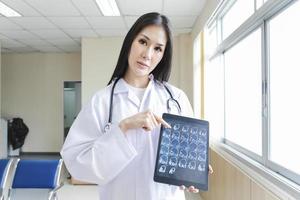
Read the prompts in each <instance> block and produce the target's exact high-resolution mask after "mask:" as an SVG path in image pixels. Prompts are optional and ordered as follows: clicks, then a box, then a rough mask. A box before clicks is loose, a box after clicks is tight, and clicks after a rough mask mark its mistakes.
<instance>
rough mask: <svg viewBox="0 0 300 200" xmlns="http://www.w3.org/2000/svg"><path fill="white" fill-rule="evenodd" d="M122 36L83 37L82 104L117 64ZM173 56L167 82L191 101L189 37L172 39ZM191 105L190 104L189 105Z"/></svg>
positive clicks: (103, 82) (190, 50) (105, 81)
mask: <svg viewBox="0 0 300 200" xmlns="http://www.w3.org/2000/svg"><path fill="white" fill-rule="evenodd" d="M122 43H123V38H122V37H113V38H101V39H97V38H85V39H83V40H82V58H81V60H82V69H81V71H82V103H83V104H85V103H86V102H87V101H88V100H89V99H90V98H91V96H92V95H93V94H94V93H95V92H96V91H97V90H99V89H102V88H104V87H105V86H106V85H107V83H108V81H109V79H110V77H111V75H112V73H113V70H114V68H115V66H116V64H117V59H118V56H119V52H120V49H121V46H122ZM173 50H174V54H173V65H172V74H171V77H170V83H172V84H174V85H175V86H177V87H180V88H181V89H183V90H184V91H185V92H186V93H187V95H188V97H189V99H190V101H192V100H193V98H192V93H193V88H192V84H193V81H192V80H191V77H192V73H193V72H192V69H193V66H192V43H191V39H190V35H189V34H183V35H179V36H176V37H175V38H174V49H173ZM191 103H192V102H191Z"/></svg>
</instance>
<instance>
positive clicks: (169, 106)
mask: <svg viewBox="0 0 300 200" xmlns="http://www.w3.org/2000/svg"><path fill="white" fill-rule="evenodd" d="M120 79H121V78H120V77H119V78H117V79H116V80H115V81H114V83H113V86H112V89H111V93H110V102H109V115H108V122H107V124H106V125H105V126H104V132H107V131H108V130H109V129H110V126H111V121H112V112H113V101H114V91H115V87H116V85H117V82H118V81H119V80H120ZM163 86H164V88H165V89H166V91H167V92H168V94H169V96H170V98H169V99H168V100H167V110H168V113H170V112H171V102H173V103H174V104H176V107H177V110H178V112H179V114H181V106H180V104H179V102H178V101H177V100H176V99H174V97H173V95H172V93H171V91H170V89H169V88H168V87H167V86H166V85H165V84H163Z"/></svg>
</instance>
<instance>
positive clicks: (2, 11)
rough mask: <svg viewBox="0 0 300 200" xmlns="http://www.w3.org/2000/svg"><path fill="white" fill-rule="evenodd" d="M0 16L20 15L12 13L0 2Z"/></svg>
mask: <svg viewBox="0 0 300 200" xmlns="http://www.w3.org/2000/svg"><path fill="white" fill-rule="evenodd" d="M0 14H2V15H4V16H5V17H21V15H20V13H18V12H16V11H14V10H13V9H11V8H10V7H8V6H7V5H5V4H4V3H2V2H0Z"/></svg>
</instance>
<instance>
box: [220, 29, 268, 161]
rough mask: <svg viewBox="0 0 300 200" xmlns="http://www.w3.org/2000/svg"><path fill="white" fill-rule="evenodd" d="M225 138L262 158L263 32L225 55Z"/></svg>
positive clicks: (240, 43) (250, 36)
mask: <svg viewBox="0 0 300 200" xmlns="http://www.w3.org/2000/svg"><path fill="white" fill-rule="evenodd" d="M224 59H225V66H224V67H225V110H226V112H225V120H226V129H225V138H226V139H228V140H230V141H233V142H234V143H236V144H239V145H241V146H243V147H244V148H246V149H248V150H250V151H252V152H254V153H256V154H259V155H262V149H261V144H262V138H261V131H262V124H261V121H262V120H261V98H262V97H261V96H262V91H261V76H262V73H261V30H260V29H258V30H256V31H255V32H254V33H251V35H249V36H248V37H246V38H245V39H243V40H242V41H241V42H239V43H238V44H237V45H235V46H233V47H232V48H230V49H229V50H228V51H226V52H225V53H224Z"/></svg>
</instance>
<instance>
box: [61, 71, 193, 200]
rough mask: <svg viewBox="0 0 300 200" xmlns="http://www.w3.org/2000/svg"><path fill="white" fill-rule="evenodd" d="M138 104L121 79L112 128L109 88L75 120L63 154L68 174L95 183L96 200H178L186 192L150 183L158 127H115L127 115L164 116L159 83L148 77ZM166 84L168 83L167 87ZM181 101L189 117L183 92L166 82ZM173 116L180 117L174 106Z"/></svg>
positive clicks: (163, 96)
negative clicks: (98, 197)
mask: <svg viewBox="0 0 300 200" xmlns="http://www.w3.org/2000/svg"><path fill="white" fill-rule="evenodd" d="M150 79H151V80H150V82H149V84H148V86H147V88H146V91H145V94H144V96H143V99H142V102H141V103H140V100H139V99H138V97H136V96H135V95H134V93H133V92H131V91H130V90H129V89H128V88H127V86H126V83H125V81H124V80H123V79H120V80H119V82H118V83H117V84H116V87H115V91H114V101H113V114H112V125H111V128H110V130H109V131H107V132H106V133H104V126H105V125H106V123H107V122H108V113H109V111H108V110H109V102H110V94H111V89H112V84H110V85H109V86H107V87H106V88H104V89H103V90H101V91H99V92H97V93H96V94H95V95H94V96H93V97H92V99H91V100H90V102H89V103H88V104H87V105H86V106H84V107H83V108H82V110H81V112H80V113H79V115H78V116H77V118H76V120H75V121H74V123H73V125H72V127H71V129H70V131H69V134H68V136H67V138H66V141H65V143H64V146H63V149H62V151H61V155H62V157H63V160H64V162H65V164H66V167H67V169H68V170H69V172H70V173H71V175H72V176H73V177H74V178H76V179H79V180H82V181H87V182H92V183H96V184H98V185H99V191H100V200H177V199H178V200H182V199H185V198H184V192H183V191H182V190H179V187H177V186H170V185H167V184H161V183H157V182H154V181H153V174H154V167H155V161H156V153H157V144H158V139H159V129H160V127H157V128H156V129H154V130H153V131H151V132H147V131H145V130H143V129H141V128H139V129H131V130H129V131H128V132H127V133H126V134H124V133H123V132H122V131H121V130H120V128H119V126H118V124H119V122H120V121H121V120H122V119H124V118H126V117H129V116H132V115H134V114H136V113H138V112H142V111H145V110H147V109H151V110H152V111H153V112H154V113H155V114H157V115H159V116H161V115H162V113H164V112H167V105H166V104H167V99H169V97H170V96H169V94H168V93H167V91H166V89H165V88H164V87H163V85H162V84H160V83H157V82H156V81H154V80H153V77H151V76H150ZM166 84H167V83H166ZM167 86H168V88H169V89H170V90H171V92H172V94H173V96H174V98H175V99H176V100H177V101H178V102H179V103H180V106H181V109H182V113H181V114H182V115H184V116H192V115H193V112H192V108H191V105H190V103H189V100H188V98H187V96H186V95H185V93H184V92H183V91H181V90H180V89H178V88H175V87H174V86H171V85H170V84H167ZM171 113H174V114H178V109H177V107H176V105H172V106H171Z"/></svg>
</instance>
